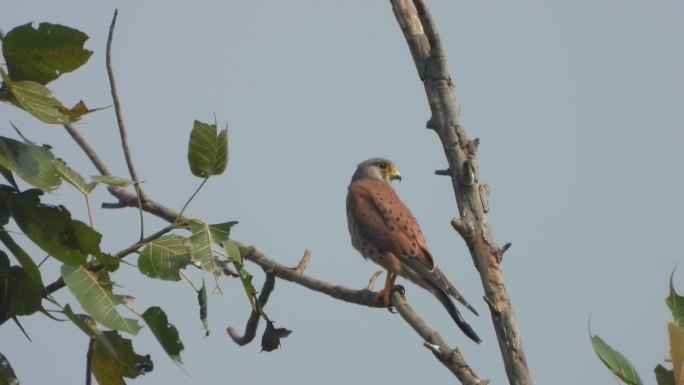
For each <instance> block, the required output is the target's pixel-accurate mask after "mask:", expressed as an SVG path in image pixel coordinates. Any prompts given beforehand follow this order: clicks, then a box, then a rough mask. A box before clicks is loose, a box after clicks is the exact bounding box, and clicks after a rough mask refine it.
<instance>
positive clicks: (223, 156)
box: [188, 120, 228, 178]
mask: <svg viewBox="0 0 684 385" xmlns="http://www.w3.org/2000/svg"><path fill="white" fill-rule="evenodd" d="M188 163H189V164H190V171H191V172H192V174H193V175H195V176H198V177H200V178H208V177H210V176H212V175H220V174H222V173H223V171H225V170H226V165H228V130H227V129H225V128H224V129H223V130H221V131H220V132H218V134H217V128H216V124H207V123H202V122H200V121H199V120H195V122H194V124H193V127H192V132H190V143H189V144H188Z"/></svg>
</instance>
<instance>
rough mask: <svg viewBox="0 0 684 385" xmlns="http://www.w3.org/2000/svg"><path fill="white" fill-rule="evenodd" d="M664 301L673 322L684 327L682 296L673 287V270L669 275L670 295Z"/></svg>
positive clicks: (683, 299)
mask: <svg viewBox="0 0 684 385" xmlns="http://www.w3.org/2000/svg"><path fill="white" fill-rule="evenodd" d="M665 303H666V304H667V307H669V308H670V311H671V312H672V316H673V317H674V321H675V323H676V324H677V325H679V326H681V327H684V297H682V296H680V295H678V294H677V292H676V291H675V289H674V271H673V272H672V274H671V275H670V295H669V296H667V298H666V299H665Z"/></svg>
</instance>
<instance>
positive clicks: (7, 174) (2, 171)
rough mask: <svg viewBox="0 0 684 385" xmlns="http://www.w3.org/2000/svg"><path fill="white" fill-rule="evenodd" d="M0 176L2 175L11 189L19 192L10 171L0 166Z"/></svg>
mask: <svg viewBox="0 0 684 385" xmlns="http://www.w3.org/2000/svg"><path fill="white" fill-rule="evenodd" d="M0 175H2V176H3V177H4V178H5V180H7V182H9V184H10V185H11V186H12V187H14V188H15V189H17V190H19V186H18V185H17V182H16V181H15V180H14V174H12V170H10V169H9V168H7V167H5V166H3V165H2V164H0Z"/></svg>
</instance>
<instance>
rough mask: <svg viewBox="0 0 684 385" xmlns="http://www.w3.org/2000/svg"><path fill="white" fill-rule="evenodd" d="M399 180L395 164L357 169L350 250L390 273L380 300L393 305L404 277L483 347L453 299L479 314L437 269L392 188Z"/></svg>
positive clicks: (350, 198) (375, 162)
mask: <svg viewBox="0 0 684 385" xmlns="http://www.w3.org/2000/svg"><path fill="white" fill-rule="evenodd" d="M395 179H399V180H401V175H400V174H399V170H398V169H397V167H396V166H395V164H394V163H392V162H390V161H389V160H387V159H382V158H372V159H368V160H366V161H365V162H363V163H361V164H359V165H358V166H357V168H356V172H355V173H354V175H353V176H352V179H351V183H350V184H349V190H348V192H347V222H348V224H349V234H350V235H351V240H352V245H353V246H354V248H356V249H357V250H358V251H359V252H360V253H361V255H362V256H363V257H364V258H365V259H370V260H371V261H373V262H375V263H377V264H378V265H380V266H382V267H384V268H385V269H386V270H387V279H386V280H385V287H384V289H382V291H380V293H379V294H378V297H377V301H378V302H380V303H382V304H384V305H386V306H390V305H391V302H390V296H391V295H392V292H393V291H394V290H395V289H396V288H397V287H396V286H395V285H394V281H395V279H396V278H397V275H400V276H402V277H404V278H407V279H408V280H409V281H411V282H413V283H415V284H417V285H418V286H420V287H423V288H424V289H427V290H428V291H429V292H431V293H432V294H434V295H435V297H437V299H438V300H439V302H441V303H442V305H444V307H445V308H446V310H447V312H449V315H450V316H451V318H453V319H454V321H455V322H456V325H458V327H459V328H460V329H461V330H462V331H463V333H465V334H466V335H467V336H468V337H470V338H471V339H472V340H473V341H475V342H477V343H478V344H479V343H482V340H480V337H478V336H477V334H476V333H475V331H474V330H473V329H472V328H471V327H470V325H468V324H467V323H466V321H465V320H464V319H463V317H462V316H461V314H460V313H459V311H458V309H456V305H454V303H453V302H452V301H451V299H450V298H449V296H452V297H453V298H455V299H456V300H458V301H459V302H460V303H462V304H463V305H464V306H465V307H467V308H468V309H470V310H471V311H472V312H473V313H475V314H476V315H477V312H476V311H475V309H473V307H472V306H470V304H469V303H468V302H467V301H466V300H465V299H464V298H463V297H462V296H461V294H459V292H458V291H457V290H456V288H454V286H453V285H452V284H451V283H450V282H449V280H448V279H447V278H446V277H445V276H444V274H443V273H442V272H441V271H440V270H439V269H438V268H437V266H435V263H434V262H433V260H432V256H431V254H430V249H429V248H428V245H427V243H426V242H425V238H424V237H423V232H422V231H421V230H420V226H419V225H418V222H417V221H416V219H415V218H414V217H413V214H412V213H411V211H410V210H409V209H408V207H406V205H405V204H404V202H402V201H401V199H399V196H397V193H396V192H395V191H394V189H393V188H392V185H391V182H392V181H393V180H395Z"/></svg>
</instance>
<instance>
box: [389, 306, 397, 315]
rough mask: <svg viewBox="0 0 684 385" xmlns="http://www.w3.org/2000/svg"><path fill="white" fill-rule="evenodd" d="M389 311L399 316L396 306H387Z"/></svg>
mask: <svg viewBox="0 0 684 385" xmlns="http://www.w3.org/2000/svg"><path fill="white" fill-rule="evenodd" d="M387 310H388V311H389V312H390V313H392V314H397V311H396V310H394V306H392V305H389V306H387Z"/></svg>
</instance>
